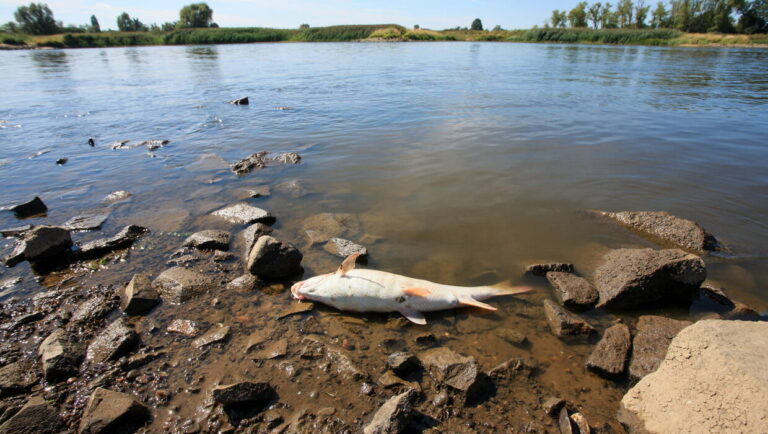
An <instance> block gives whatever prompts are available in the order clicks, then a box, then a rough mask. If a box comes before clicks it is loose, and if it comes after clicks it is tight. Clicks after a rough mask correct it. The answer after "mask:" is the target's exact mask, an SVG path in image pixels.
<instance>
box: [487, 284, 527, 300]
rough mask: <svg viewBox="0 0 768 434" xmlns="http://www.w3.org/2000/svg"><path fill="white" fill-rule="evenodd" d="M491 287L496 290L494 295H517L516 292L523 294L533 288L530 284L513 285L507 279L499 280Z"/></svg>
mask: <svg viewBox="0 0 768 434" xmlns="http://www.w3.org/2000/svg"><path fill="white" fill-rule="evenodd" d="M491 288H493V289H495V290H496V294H495V295H494V297H495V296H500V295H517V294H525V293H526V292H530V291H533V288H531V287H530V286H513V285H512V284H511V283H510V281H509V280H506V281H504V282H499V283H497V284H495V285H493V286H491Z"/></svg>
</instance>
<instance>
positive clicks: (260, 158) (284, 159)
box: [230, 151, 301, 176]
mask: <svg viewBox="0 0 768 434" xmlns="http://www.w3.org/2000/svg"><path fill="white" fill-rule="evenodd" d="M270 155H272V154H271V153H270V152H268V151H260V152H256V153H253V154H251V155H249V156H247V157H245V158H243V159H242V160H240V161H238V162H237V163H233V164H231V165H230V167H231V168H232V171H233V172H235V174H236V175H238V176H243V175H246V174H248V173H250V172H251V171H252V170H254V169H263V168H265V167H267V163H269V162H272V161H274V162H278V163H283V164H299V162H301V156H300V155H299V154H297V153H296V152H283V153H281V154H278V155H277V156H276V157H270Z"/></svg>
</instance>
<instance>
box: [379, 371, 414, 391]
mask: <svg viewBox="0 0 768 434" xmlns="http://www.w3.org/2000/svg"><path fill="white" fill-rule="evenodd" d="M379 384H380V385H381V386H382V387H383V388H384V389H394V390H397V391H400V392H402V391H404V390H408V389H413V390H415V391H417V392H419V393H420V392H421V386H420V385H419V383H417V382H415V381H408V380H404V379H402V378H401V377H398V376H397V375H395V374H394V373H393V372H392V371H386V372H385V373H384V374H382V376H381V377H379Z"/></svg>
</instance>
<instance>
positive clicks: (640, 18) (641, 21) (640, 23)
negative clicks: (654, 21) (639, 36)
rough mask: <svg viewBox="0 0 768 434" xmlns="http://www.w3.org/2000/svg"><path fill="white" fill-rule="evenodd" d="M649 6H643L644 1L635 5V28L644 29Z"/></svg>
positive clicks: (638, 0)
mask: <svg viewBox="0 0 768 434" xmlns="http://www.w3.org/2000/svg"><path fill="white" fill-rule="evenodd" d="M650 10H651V7H650V6H646V5H645V0H637V4H636V5H635V27H637V28H638V29H642V28H644V27H645V20H646V19H647V18H648V12H649V11H650Z"/></svg>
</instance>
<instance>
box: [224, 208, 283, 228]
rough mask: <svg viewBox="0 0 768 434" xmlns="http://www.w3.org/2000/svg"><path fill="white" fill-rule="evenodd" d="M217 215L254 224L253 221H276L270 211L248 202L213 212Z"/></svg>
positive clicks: (236, 222)
mask: <svg viewBox="0 0 768 434" xmlns="http://www.w3.org/2000/svg"><path fill="white" fill-rule="evenodd" d="M212 215H214V216H216V217H220V218H222V219H224V220H226V221H228V222H230V223H235V224H241V225H242V224H252V223H266V224H272V223H274V222H275V218H274V217H273V216H272V214H270V213H269V211H265V210H263V209H261V208H257V207H255V206H252V205H248V204H247V203H236V204H234V205H229V206H227V207H224V208H221V209H219V210H216V211H214V212H213V213H212Z"/></svg>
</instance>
